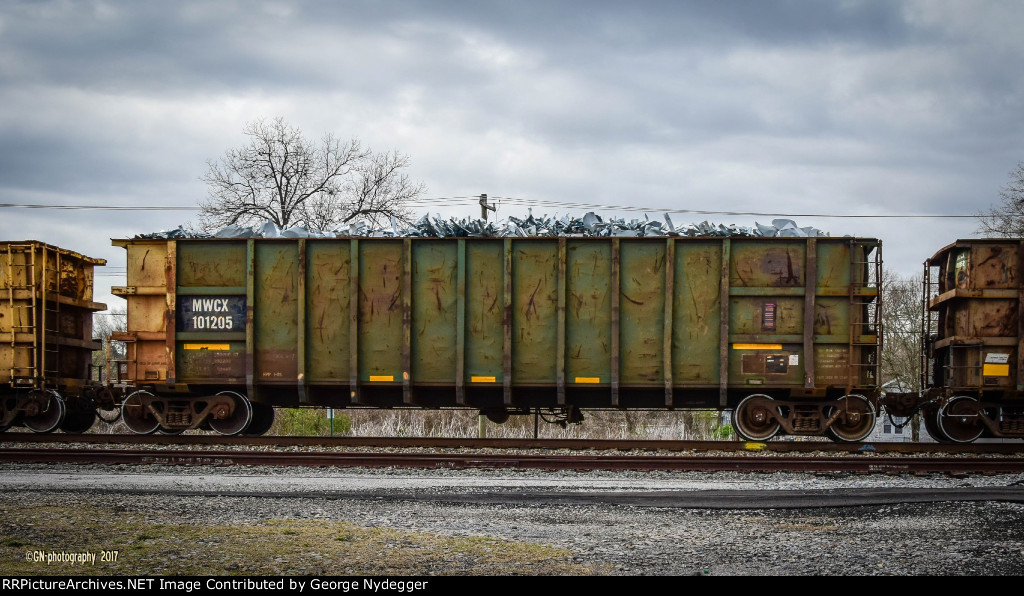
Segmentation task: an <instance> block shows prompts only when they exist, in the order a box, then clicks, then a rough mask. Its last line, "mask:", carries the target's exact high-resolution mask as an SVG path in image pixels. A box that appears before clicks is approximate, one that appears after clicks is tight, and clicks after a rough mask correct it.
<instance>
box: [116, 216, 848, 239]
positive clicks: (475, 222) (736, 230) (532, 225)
mask: <svg viewBox="0 0 1024 596" xmlns="http://www.w3.org/2000/svg"><path fill="white" fill-rule="evenodd" d="M554 236H569V237H579V236H587V237H590V236H596V237H616V238H636V237H640V238H647V237H659V236H686V237H689V238H693V237H707V236H712V237H714V236H718V237H725V236H754V237H767V238H818V237H827V236H828V234H825V233H824V232H822V231H821V230H818V229H817V228H812V227H802V228H801V227H798V226H797V225H796V222H794V221H793V220H791V219H774V220H772V223H771V225H763V224H760V223H755V224H754V227H753V228H749V227H745V226H737V225H735V224H731V225H728V226H726V225H723V224H717V225H716V224H711V223H708V222H706V221H704V222H701V223H699V224H690V225H687V226H685V227H680V228H677V227H676V226H674V225H673V223H672V219H671V218H670V217H669V215H668V214H667V213H666V214H665V222H664V223H662V222H659V221H656V220H652V219H650V218H648V217H647V216H646V215H645V216H644V219H643V220H639V219H632V220H629V221H627V220H625V219H619V218H610V219H608V220H607V221H606V220H605V219H604V218H602V217H601V216H600V215H597V214H595V213H587V214H586V215H584V216H583V217H581V218H575V217H570V216H568V215H566V216H564V217H561V218H554V217H548V216H542V217H534V216H533V214H532V213H531V214H530V215H529V216H528V217H526V218H524V219H520V218H517V217H509V218H508V219H507V220H506V221H505V223H504V224H498V223H497V222H489V221H485V220H483V219H469V218H462V219H457V218H448V219H442V218H441V216H439V215H438V216H435V217H430V216H429V215H424V216H423V217H421V218H420V219H419V220H418V221H417V222H416V223H415V224H414V225H413V226H412V227H406V228H400V227H399V225H398V222H397V221H395V220H394V219H392V221H391V227H390V228H374V227H372V226H370V225H367V224H366V222H361V221H360V222H356V223H353V224H351V225H349V226H347V227H344V228H340V229H338V230H335V231H333V232H321V231H317V230H308V229H306V228H304V227H301V226H295V227H291V228H287V229H284V230H281V229H280V228H278V227H277V226H276V225H274V223H273V222H266V223H264V224H263V225H260V226H255V227H253V226H238V225H231V226H227V227H225V228H223V229H221V230H218V231H217V232H215V233H213V234H207V233H204V232H199V231H196V230H188V229H185V228H184V227H178V228H176V229H174V230H170V231H163V232H153V233H149V234H139V235H138V236H136V238H166V239H171V238H347V237H361V238H480V237H485V238H532V237H554Z"/></svg>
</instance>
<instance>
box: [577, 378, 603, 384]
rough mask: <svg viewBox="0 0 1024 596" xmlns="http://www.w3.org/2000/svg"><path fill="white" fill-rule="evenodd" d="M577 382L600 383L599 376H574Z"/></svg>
mask: <svg viewBox="0 0 1024 596" xmlns="http://www.w3.org/2000/svg"><path fill="white" fill-rule="evenodd" d="M576 382H577V383H600V382H601V377H576Z"/></svg>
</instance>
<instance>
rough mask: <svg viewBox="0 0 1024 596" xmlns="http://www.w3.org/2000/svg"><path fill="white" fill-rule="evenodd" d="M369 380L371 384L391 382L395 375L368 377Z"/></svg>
mask: <svg viewBox="0 0 1024 596" xmlns="http://www.w3.org/2000/svg"><path fill="white" fill-rule="evenodd" d="M370 380H371V381H373V382H391V381H394V380H395V375H370Z"/></svg>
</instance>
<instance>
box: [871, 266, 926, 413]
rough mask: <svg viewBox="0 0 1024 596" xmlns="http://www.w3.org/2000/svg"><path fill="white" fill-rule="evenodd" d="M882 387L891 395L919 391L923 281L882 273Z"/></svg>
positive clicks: (917, 278) (887, 271)
mask: <svg viewBox="0 0 1024 596" xmlns="http://www.w3.org/2000/svg"><path fill="white" fill-rule="evenodd" d="M882 287H883V288H884V292H885V295H884V299H883V301H882V326H883V327H882V328H883V330H884V333H885V341H884V343H883V344H882V357H881V375H882V384H883V385H887V386H888V389H889V390H890V391H895V392H900V393H914V392H916V391H918V389H920V387H921V374H920V368H921V315H922V308H923V304H922V278H921V276H920V275H911V276H907V277H903V276H901V275H899V274H898V273H894V272H892V271H890V270H888V269H886V270H884V271H883V273H882Z"/></svg>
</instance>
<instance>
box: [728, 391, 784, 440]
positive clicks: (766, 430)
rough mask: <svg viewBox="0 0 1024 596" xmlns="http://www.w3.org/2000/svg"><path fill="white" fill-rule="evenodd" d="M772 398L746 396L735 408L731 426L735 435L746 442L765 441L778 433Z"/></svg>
mask: <svg viewBox="0 0 1024 596" xmlns="http://www.w3.org/2000/svg"><path fill="white" fill-rule="evenodd" d="M772 401H773V400H772V398H771V397H769V396H767V395H761V394H755V395H748V396H747V397H745V398H743V401H741V402H740V403H739V405H737V406H736V411H735V412H734V414H733V426H734V427H735V430H736V434H737V435H739V436H740V437H742V438H744V439H746V440H748V441H767V440H768V439H770V438H772V437H774V436H775V433H777V432H779V421H778V420H777V419H776V418H775V413H774V412H773V410H774V405H773V404H772Z"/></svg>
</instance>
